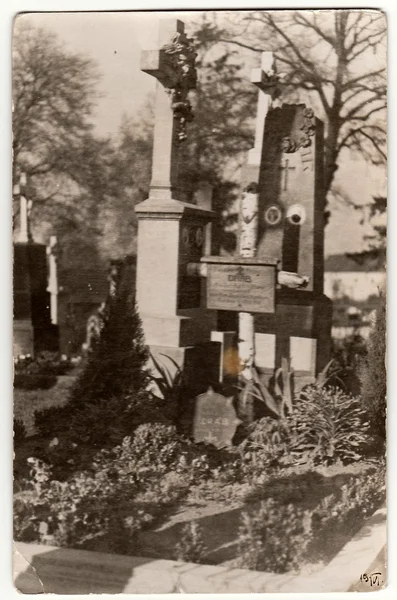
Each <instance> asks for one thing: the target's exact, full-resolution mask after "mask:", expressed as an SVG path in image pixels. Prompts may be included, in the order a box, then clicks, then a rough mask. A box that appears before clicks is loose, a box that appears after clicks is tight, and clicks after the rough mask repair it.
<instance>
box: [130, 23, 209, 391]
mask: <svg viewBox="0 0 397 600" xmlns="http://www.w3.org/2000/svg"><path fill="white" fill-rule="evenodd" d="M141 69H142V70H143V71H144V72H146V73H148V74H149V75H151V76H153V77H155V78H156V80H157V82H156V105H155V128H154V145H153V161H152V179H151V184H150V192H149V197H148V199H147V200H145V201H144V202H142V203H140V204H139V205H138V206H137V207H136V209H135V210H136V214H137V217H138V251H137V279H136V298H137V304H138V309H139V313H140V316H141V319H142V324H143V330H144V335H145V340H146V343H147V344H148V345H149V346H150V349H151V352H152V354H153V355H154V356H155V357H156V359H158V360H160V362H165V361H166V359H165V358H164V356H160V355H166V356H170V357H171V358H173V359H174V360H175V361H176V363H177V364H178V365H180V366H181V367H183V369H184V372H185V374H186V377H187V378H188V379H190V381H192V379H194V380H195V381H196V382H197V387H195V386H194V385H193V388H194V391H195V392H198V391H203V390H204V388H205V386H206V385H207V384H208V382H209V379H211V378H212V373H211V369H213V370H214V372H217V369H218V366H217V365H219V358H218V359H216V360H215V361H214V360H211V354H212V355H213V354H214V353H215V354H216V353H217V352H219V344H216V343H211V342H210V339H211V330H212V329H215V313H214V312H213V311H210V310H207V309H206V308H205V304H204V303H203V302H202V295H203V284H202V280H201V277H200V276H199V274H198V273H192V272H189V269H188V264H189V263H198V262H199V261H200V258H201V257H202V255H203V252H204V246H205V228H206V225H207V224H208V223H209V222H210V221H211V220H212V219H213V218H214V213H213V212H212V211H211V210H208V209H206V208H201V207H199V206H197V205H195V204H191V203H189V202H186V192H185V190H184V182H183V173H180V172H179V162H180V160H179V158H180V153H181V152H182V151H183V143H184V141H185V139H186V136H187V124H188V122H189V121H190V120H191V119H192V118H193V115H192V110H191V105H190V102H189V98H188V94H189V91H190V90H191V89H193V88H194V87H195V85H196V70H195V53H194V50H193V46H192V44H191V41H190V40H189V39H188V38H187V37H186V35H185V33H184V24H183V23H182V22H181V21H179V20H176V19H164V20H162V21H161V22H160V33H159V49H157V50H149V51H144V52H143V53H142V57H141ZM209 365H211V366H209ZM207 366H208V369H209V370H208V369H207ZM216 374H217V373H216Z"/></svg>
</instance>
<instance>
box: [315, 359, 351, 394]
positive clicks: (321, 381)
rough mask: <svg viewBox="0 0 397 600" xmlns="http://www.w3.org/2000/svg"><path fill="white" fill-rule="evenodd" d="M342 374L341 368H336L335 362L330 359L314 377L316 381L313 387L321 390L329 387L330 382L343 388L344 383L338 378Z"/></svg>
mask: <svg viewBox="0 0 397 600" xmlns="http://www.w3.org/2000/svg"><path fill="white" fill-rule="evenodd" d="M341 372H342V368H341V367H340V366H338V364H337V362H336V361H335V360H334V359H332V360H330V361H329V362H328V363H327V364H326V365H325V367H324V368H323V369H322V371H320V373H319V374H318V375H317V377H316V381H315V383H314V385H315V386H316V387H317V388H318V389H321V388H323V387H325V386H326V385H329V384H330V383H331V382H332V383H334V382H336V383H338V384H340V385H341V386H342V388H344V383H343V381H342V379H341V378H340V377H339V374H340V373H341Z"/></svg>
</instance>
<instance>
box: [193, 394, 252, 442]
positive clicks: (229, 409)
mask: <svg viewBox="0 0 397 600" xmlns="http://www.w3.org/2000/svg"><path fill="white" fill-rule="evenodd" d="M241 423H242V421H241V420H240V419H239V418H238V417H237V414H236V411H235V408H234V406H233V397H231V398H226V397H225V396H223V395H222V394H217V393H215V392H214V391H213V390H212V389H211V388H210V389H208V390H207V392H205V393H204V394H200V395H199V396H198V397H197V398H196V400H195V412H194V419H193V438H194V441H195V442H197V443H198V442H206V443H207V444H212V445H213V446H215V447H216V448H224V447H225V446H231V444H232V440H233V437H234V435H235V433H236V429H237V427H238V426H239V425H240V424H241Z"/></svg>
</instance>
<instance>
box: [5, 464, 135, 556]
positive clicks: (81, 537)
mask: <svg viewBox="0 0 397 600" xmlns="http://www.w3.org/2000/svg"><path fill="white" fill-rule="evenodd" d="M28 460H29V462H30V464H31V471H30V481H29V482H25V483H26V486H25V490H24V491H23V492H22V493H20V494H18V495H17V497H16V499H15V502H14V536H15V538H16V539H18V540H21V541H27V542H29V541H36V542H40V543H49V544H55V545H59V546H70V545H72V546H73V545H76V544H77V545H78V544H80V543H82V542H84V541H86V540H87V539H90V538H92V537H95V536H99V535H106V534H110V533H111V534H112V537H116V539H117V537H118V536H121V537H123V536H126V535H128V536H129V537H130V538H131V537H132V536H133V534H134V533H136V531H138V530H139V529H140V528H141V527H142V524H143V522H144V521H145V518H146V517H145V514H144V512H143V511H141V512H139V510H137V509H134V507H133V505H132V500H133V496H134V494H135V493H136V486H135V484H134V482H133V480H132V479H130V480H126V479H125V478H123V479H122V480H121V482H118V480H117V479H115V478H113V477H112V473H111V471H110V470H109V469H108V468H97V469H96V471H95V473H93V474H91V473H89V472H81V473H77V474H76V475H75V476H74V477H72V478H71V479H70V480H68V481H65V482H61V481H57V480H54V479H52V478H51V471H50V469H49V467H48V466H47V465H45V464H44V463H42V462H41V461H38V460H36V459H33V458H31V459H28Z"/></svg>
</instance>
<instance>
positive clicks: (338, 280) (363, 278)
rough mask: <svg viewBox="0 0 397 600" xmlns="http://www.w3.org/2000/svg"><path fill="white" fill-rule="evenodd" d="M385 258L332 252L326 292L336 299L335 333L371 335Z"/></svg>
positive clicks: (329, 260) (340, 334) (328, 259)
mask: <svg viewBox="0 0 397 600" xmlns="http://www.w3.org/2000/svg"><path fill="white" fill-rule="evenodd" d="M385 282H386V273H385V268H384V264H383V262H382V258H381V257H380V256H379V257H376V258H372V259H369V258H367V259H366V260H363V261H360V263H359V262H357V260H355V259H353V258H351V257H350V256H349V255H346V254H333V255H331V256H329V257H328V258H327V259H326V260H325V274H324V293H325V294H326V295H327V296H328V297H329V298H331V300H332V301H333V319H332V336H333V338H334V339H340V338H344V337H346V336H348V335H351V334H352V333H359V334H360V335H362V336H363V337H364V338H367V337H368V334H369V331H370V327H371V315H372V314H373V311H374V310H376V308H377V306H378V302H379V295H380V292H381V291H382V289H383V288H384V286H385Z"/></svg>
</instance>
